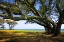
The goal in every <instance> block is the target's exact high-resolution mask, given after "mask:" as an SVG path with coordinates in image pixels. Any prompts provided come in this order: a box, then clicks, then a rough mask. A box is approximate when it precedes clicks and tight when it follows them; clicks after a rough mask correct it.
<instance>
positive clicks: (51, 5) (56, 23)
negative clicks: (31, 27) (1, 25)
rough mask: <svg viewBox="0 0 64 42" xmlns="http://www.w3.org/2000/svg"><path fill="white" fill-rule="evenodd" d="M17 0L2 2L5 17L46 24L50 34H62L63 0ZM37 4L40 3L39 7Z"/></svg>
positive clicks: (47, 31) (0, 7)
mask: <svg viewBox="0 0 64 42" xmlns="http://www.w3.org/2000/svg"><path fill="white" fill-rule="evenodd" d="M15 2H16V3H15V4H13V3H8V2H1V3H0V9H1V10H3V14H1V15H0V16H2V17H3V18H4V19H8V18H9V19H13V20H17V21H18V20H27V22H32V23H34V22H35V23H37V24H39V25H41V26H44V28H45V30H46V33H48V34H53V35H55V36H58V35H59V34H60V30H61V25H62V24H63V22H64V19H63V18H64V9H63V7H64V4H63V2H64V1H63V0H15ZM36 5H39V8H38V6H37V7H36ZM37 8H38V9H37ZM14 15H16V16H14Z"/></svg>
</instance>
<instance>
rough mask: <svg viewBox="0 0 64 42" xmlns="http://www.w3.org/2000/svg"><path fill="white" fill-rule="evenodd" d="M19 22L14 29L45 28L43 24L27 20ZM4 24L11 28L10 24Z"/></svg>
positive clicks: (63, 26) (62, 27) (63, 27)
mask: <svg viewBox="0 0 64 42" xmlns="http://www.w3.org/2000/svg"><path fill="white" fill-rule="evenodd" d="M17 22H18V24H17V25H16V26H15V27H14V29H44V27H43V26H41V25H38V24H36V23H32V24H30V23H28V24H25V22H26V20H20V21H17ZM4 25H5V27H6V28H5V29H9V25H8V24H7V23H5V24H4ZM61 29H64V24H62V26H61Z"/></svg>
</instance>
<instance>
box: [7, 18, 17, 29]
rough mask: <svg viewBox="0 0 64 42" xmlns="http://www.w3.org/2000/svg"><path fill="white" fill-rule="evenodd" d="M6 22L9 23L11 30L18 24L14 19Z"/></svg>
mask: <svg viewBox="0 0 64 42" xmlns="http://www.w3.org/2000/svg"><path fill="white" fill-rule="evenodd" d="M6 23H7V24H8V25H9V30H12V29H14V26H16V24H18V23H17V22H16V21H14V20H10V19H9V20H6Z"/></svg>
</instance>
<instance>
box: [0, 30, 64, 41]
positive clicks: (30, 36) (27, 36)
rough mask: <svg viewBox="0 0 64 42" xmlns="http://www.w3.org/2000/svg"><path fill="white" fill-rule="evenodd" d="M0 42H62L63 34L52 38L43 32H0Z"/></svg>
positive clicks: (63, 39)
mask: <svg viewBox="0 0 64 42" xmlns="http://www.w3.org/2000/svg"><path fill="white" fill-rule="evenodd" d="M0 42H64V32H62V33H61V35H60V36H57V37H53V36H51V35H45V34H44V32H32V31H22V30H0Z"/></svg>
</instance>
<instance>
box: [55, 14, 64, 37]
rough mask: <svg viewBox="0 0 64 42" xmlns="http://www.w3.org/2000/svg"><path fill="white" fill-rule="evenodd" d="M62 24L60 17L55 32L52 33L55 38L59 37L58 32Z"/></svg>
mask: <svg viewBox="0 0 64 42" xmlns="http://www.w3.org/2000/svg"><path fill="white" fill-rule="evenodd" d="M62 22H63V17H62V15H60V17H59V21H58V23H57V27H56V29H55V32H54V35H55V36H58V35H60V30H61V25H62Z"/></svg>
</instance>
